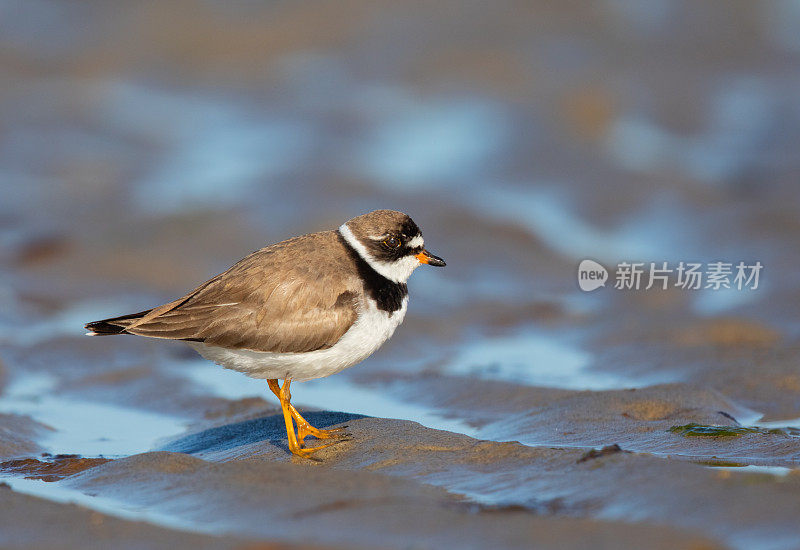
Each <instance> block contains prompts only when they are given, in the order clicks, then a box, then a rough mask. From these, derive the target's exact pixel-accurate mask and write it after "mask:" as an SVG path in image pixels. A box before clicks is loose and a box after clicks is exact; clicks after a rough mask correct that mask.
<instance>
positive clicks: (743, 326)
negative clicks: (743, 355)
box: [676, 318, 781, 347]
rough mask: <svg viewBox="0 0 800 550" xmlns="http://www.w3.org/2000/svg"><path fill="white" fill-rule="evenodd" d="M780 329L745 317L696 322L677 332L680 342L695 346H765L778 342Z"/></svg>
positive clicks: (677, 338)
mask: <svg viewBox="0 0 800 550" xmlns="http://www.w3.org/2000/svg"><path fill="white" fill-rule="evenodd" d="M780 338H781V335H780V333H779V332H778V331H776V330H774V329H772V328H770V327H767V326H765V325H763V324H761V323H758V322H755V321H748V320H745V319H730V318H721V319H712V320H710V321H704V322H701V323H697V324H694V325H692V326H690V327H688V328H685V329H681V330H679V331H678V332H677V335H676V340H677V342H678V344H680V345H683V346H688V347H694V346H706V345H714V346H724V347H738V346H743V347H765V346H769V345H772V344H775V343H777V342H778V341H779V340H780Z"/></svg>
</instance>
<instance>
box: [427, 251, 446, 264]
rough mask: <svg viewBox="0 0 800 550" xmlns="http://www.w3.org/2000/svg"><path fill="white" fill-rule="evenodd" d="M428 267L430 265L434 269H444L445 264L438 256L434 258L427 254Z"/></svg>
mask: <svg viewBox="0 0 800 550" xmlns="http://www.w3.org/2000/svg"><path fill="white" fill-rule="evenodd" d="M428 265H432V266H434V267H444V266H446V265H447V263H446V262H445V261H444V260H443V259H441V258H440V257H439V256H434V255H433V254H431V253H430V252H428Z"/></svg>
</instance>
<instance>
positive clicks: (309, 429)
mask: <svg viewBox="0 0 800 550" xmlns="http://www.w3.org/2000/svg"><path fill="white" fill-rule="evenodd" d="M267 383H268V384H269V389H271V390H272V393H274V394H275V396H276V397H277V398H278V399H280V398H281V388H280V386H278V380H277V379H271V380H267ZM289 398H290V399H291V396H289ZM289 412H291V414H292V418H294V421H295V422H296V423H297V439H298V440H299V441H300V442H301V443H302V441H303V440H304V439H305V438H306V437H308V436H309V435H313V436H314V437H316V438H317V439H332V438H334V437H336V438H343V437H347V436H348V434H347V433H346V432H345V431H344V429H345V428H346V427H347V426H341V427H339V428H333V429H331V430H320V429H319V428H315V427H314V426H312V425H311V424H309V422H308V420H306V419H305V418H303V417H302V416H301V415H300V413H299V412H297V409H295V408H294V405H292V404H291V403H289Z"/></svg>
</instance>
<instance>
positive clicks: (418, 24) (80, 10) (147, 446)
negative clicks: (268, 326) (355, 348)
mask: <svg viewBox="0 0 800 550" xmlns="http://www.w3.org/2000/svg"><path fill="white" fill-rule="evenodd" d="M48 5H49V4H48ZM642 5H643V6H644V5H646V6H648V9H644V8H639V9H633V8H632V7H631V6H632V5H631V4H630V3H619V2H605V3H598V4H596V5H593V6H592V7H591V8H587V7H586V6H583V5H581V6H577V5H575V6H572V5H566V4H564V5H559V6H558V7H554V6H553V5H552V3H547V2H533V3H527V4H525V5H522V4H520V3H513V2H512V3H501V4H492V5H489V4H486V5H483V4H474V5H470V6H464V5H463V3H450V2H444V3H442V4H437V6H439V7H437V8H436V9H434V8H432V7H431V6H426V5H422V4H407V5H406V4H404V5H397V4H396V3H390V2H383V1H378V2H369V3H367V2H363V1H361V0H355V1H353V2H346V3H341V2H320V3H315V4H314V5H313V6H311V5H302V4H291V3H277V4H275V3H269V4H264V5H258V6H256V5H255V4H252V3H235V4H234V3H225V4H224V5H223V4H222V3H214V2H195V1H192V0H186V1H181V2H175V3H159V4H153V5H147V6H144V5H142V6H138V5H132V4H127V3H119V2H112V3H107V4H100V3H87V4H81V5H77V4H74V3H68V2H64V3H61V2H55V3H53V4H52V6H58V9H57V10H56V11H58V15H59V17H58V20H57V24H55V23H53V21H54V20H53V19H48V14H51V13H53V12H51V11H50V10H49V9H45V8H42V7H41V5H40V4H38V3H35V2H26V3H23V4H22V5H21V6H22V7H20V8H19V9H18V11H14V12H13V13H12V14H11V15H10V16H9V17H8V18H3V19H2V20H0V48H2V50H0V54H2V56H0V79H2V81H3V82H4V83H6V84H7V85H5V86H2V87H0V130H2V134H0V196H1V197H2V199H1V200H0V483H6V484H7V485H8V487H0V507H2V509H3V513H2V514H0V547H3V548H38V547H43V546H47V547H57V548H64V549H65V550H66V549H73V548H84V547H89V548H94V547H97V548H102V547H106V546H107V545H108V543H109V541H113V542H114V545H115V547H121V548H127V547H130V548H142V547H145V548H147V547H163V546H166V545H170V546H174V547H176V548H184V547H185V548H206V547H207V548H273V547H286V548H354V547H358V548H387V549H393V548H398V549H400V548H408V547H410V546H413V547H415V548H416V547H419V548H449V547H465V548H487V547H492V548H531V547H536V548H587V547H591V548H631V547H635V548H641V547H647V548H670V549H673V548H687V549H695V550H699V549H705V548H708V549H710V548H724V547H728V548H736V549H742V550H744V549H747V550H750V549H757V550H784V549H785V550H792V549H795V548H797V547H799V546H800V527H799V526H798V521H797V518H798V517H800V490H799V489H800V487H798V485H799V484H800V436H798V433H799V432H798V429H797V428H798V427H800V374H799V371H798V365H799V364H800V351H798V350H800V346H798V342H800V323H798V321H797V310H798V304H800V293H798V289H800V275H798V271H797V266H798V265H800V252H798V251H799V250H800V249H798V247H797V243H798V242H800V225H798V223H797V212H798V211H800V188H798V187H797V185H796V179H797V178H796V175H797V173H800V172H799V170H800V165H798V158H800V157H798V155H797V154H796V144H797V143H798V139H799V138H800V106H798V103H797V94H796V93H794V90H795V88H796V86H795V83H796V82H797V81H798V78H800V73H799V72H798V67H800V65H799V64H798V63H797V55H798V52H799V51H800V45H798V43H797V40H796V32H795V29H796V27H797V24H800V23H798V14H797V13H796V10H794V11H793V9H792V8H791V7H790V6H789V4H788V3H770V4H769V5H767V4H764V5H763V6H761V5H758V6H756V5H755V4H753V3H750V2H719V3H714V2H712V3H705V4H703V5H702V6H701V5H699V4H692V3H683V4H679V3H669V2H665V3H664V2H652V3H651V2H648V3H643V4H642ZM37 6H39V8H37ZM621 6H622V7H621ZM54 9H55V8H54ZM43 28H46V29H48V32H42V29H43ZM787 29H788V31H787ZM386 207H389V208H396V209H400V210H405V211H407V212H409V213H410V214H412V215H413V217H414V219H415V220H416V221H417V222H418V223H419V225H420V226H421V227H422V228H423V230H424V232H425V238H426V243H427V245H428V246H429V248H430V249H431V251H432V252H434V253H436V254H439V255H441V256H442V257H444V258H445V259H446V260H447V262H448V267H447V268H446V269H445V270H441V271H437V272H433V271H432V270H431V271H427V272H426V271H424V270H423V269H420V270H418V271H417V272H416V273H415V274H414V276H413V277H412V279H411V280H410V282H409V287H410V295H411V302H410V307H409V312H408V315H407V318H406V320H405V322H404V324H403V325H402V326H401V327H400V329H399V330H398V332H397V334H396V335H395V336H394V337H393V338H392V339H391V340H390V341H389V342H388V343H387V344H386V345H385V346H384V347H383V348H382V349H381V350H380V351H379V352H378V353H376V354H375V355H374V356H373V357H371V358H370V359H369V360H368V361H366V362H364V364H362V365H359V366H358V367H355V368H353V369H349V370H347V371H345V372H342V373H340V374H338V375H336V376H334V377H330V378H328V379H324V380H320V381H312V382H308V383H302V384H296V385H294V386H293V387H292V390H293V391H292V393H293V396H294V402H295V403H296V404H297V405H298V406H299V407H300V408H301V409H302V410H303V411H307V418H309V420H311V421H312V422H313V423H315V424H316V425H318V426H320V427H327V426H334V425H339V424H343V423H344V424H347V425H348V431H350V432H352V434H353V439H352V440H351V441H346V442H341V443H339V444H337V445H335V446H333V447H331V448H328V449H325V450H322V451H320V453H319V455H318V456H319V458H320V460H319V461H315V462H311V461H305V460H300V459H297V458H293V457H292V456H291V455H290V454H289V453H288V449H287V446H286V443H285V431H284V427H283V420H282V418H281V417H280V416H279V409H278V406H277V403H276V402H275V400H274V399H273V398H272V395H271V393H270V392H269V391H268V390H267V388H266V385H265V383H264V382H263V381H257V380H251V379H248V378H246V377H244V376H242V375H238V374H236V373H231V372H225V371H222V370H221V369H219V368H218V367H215V366H213V365H210V364H208V363H207V362H205V361H203V360H201V359H199V358H198V357H197V356H196V355H194V354H193V352H191V350H189V349H188V348H186V347H184V346H182V345H180V344H173V343H168V342H158V341H147V340H144V339H137V338H133V337H114V338H103V337H100V338H87V337H85V336H84V335H83V328H82V326H83V324H84V323H86V322H87V321H92V320H95V319H99V318H103V317H107V316H111V315H116V314H122V313H126V312H130V311H139V310H142V309H145V308H147V307H152V306H153V305H156V304H159V303H163V302H165V301H167V300H169V299H172V298H174V297H175V296H177V295H180V294H181V293H183V292H184V291H186V290H187V289H189V288H191V287H193V286H194V285H196V284H198V283H200V282H202V281H203V280H206V279H208V278H209V277H210V276H213V275H214V274H216V273H218V272H220V271H222V270H224V269H225V268H227V267H228V266H229V265H231V264H232V263H233V262H234V261H236V260H238V259H239V258H240V257H242V256H244V255H246V254H247V253H249V252H250V251H252V250H254V249H257V248H259V247H261V246H263V245H265V244H267V243H270V242H275V241H278V240H281V239H284V238H287V237H289V236H292V235H294V234H298V233H304V232H311V231H315V230H320V229H329V228H333V227H337V226H338V225H339V224H341V223H342V221H344V220H345V219H348V218H349V217H352V216H354V215H357V214H359V213H362V212H364V211H368V210H371V209H374V208H386ZM584 258H593V259H595V260H597V261H599V262H601V263H603V264H604V265H606V266H607V267H612V266H613V265H615V264H616V263H617V262H620V261H642V262H662V261H669V262H672V263H673V264H674V263H675V262H678V261H703V262H712V261H718V260H724V261H728V262H738V261H746V262H750V263H752V262H754V261H760V262H762V263H763V264H764V266H765V269H764V272H763V273H762V280H761V287H760V288H759V289H758V290H755V291H719V292H717V291H712V290H706V289H703V290H697V291H688V290H679V289H675V288H671V289H669V290H665V291H661V290H656V289H653V290H648V291H644V290H642V291H622V290H615V289H614V288H612V287H613V284H611V283H612V281H609V284H607V286H606V288H602V289H598V290H596V291H594V292H592V293H584V292H581V291H580V290H579V289H578V287H577V285H576V281H575V275H576V274H575V271H576V268H577V265H578V263H579V262H580V260H582V259H584ZM692 426H694V427H692ZM693 430H694V431H693ZM703 430H705V432H704V433H705V434H704V435H692V434H697V433H698V432H703ZM709 432H710V433H709ZM26 493H28V494H26ZM70 503H75V504H70Z"/></svg>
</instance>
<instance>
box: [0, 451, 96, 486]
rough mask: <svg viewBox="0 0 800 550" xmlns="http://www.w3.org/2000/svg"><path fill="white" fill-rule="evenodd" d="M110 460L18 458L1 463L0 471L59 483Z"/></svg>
mask: <svg viewBox="0 0 800 550" xmlns="http://www.w3.org/2000/svg"><path fill="white" fill-rule="evenodd" d="M45 456H46V455H45ZM110 460H111V459H109V458H84V457H80V456H78V455H55V456H53V457H49V456H46V460H39V459H38V458H18V459H14V460H6V461H5V462H0V471H2V472H7V473H12V474H21V475H24V476H25V479H41V480H42V481H59V480H61V479H64V478H65V477H69V476H71V475H74V474H77V473H79V472H83V471H84V470H88V469H89V468H94V467H95V466H99V465H100V464H105V463H106V462H109V461H110Z"/></svg>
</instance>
